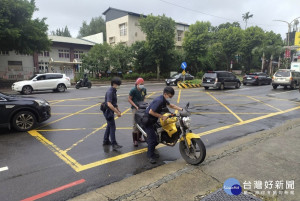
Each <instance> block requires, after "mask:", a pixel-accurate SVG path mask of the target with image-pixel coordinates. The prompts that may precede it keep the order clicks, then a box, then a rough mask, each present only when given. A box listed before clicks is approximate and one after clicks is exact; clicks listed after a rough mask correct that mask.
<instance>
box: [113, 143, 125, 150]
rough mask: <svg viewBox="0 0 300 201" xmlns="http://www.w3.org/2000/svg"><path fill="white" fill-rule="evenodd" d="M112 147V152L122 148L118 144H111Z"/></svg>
mask: <svg viewBox="0 0 300 201" xmlns="http://www.w3.org/2000/svg"><path fill="white" fill-rule="evenodd" d="M112 147H113V150H118V149H121V148H122V147H123V146H121V145H119V144H113V145H112Z"/></svg>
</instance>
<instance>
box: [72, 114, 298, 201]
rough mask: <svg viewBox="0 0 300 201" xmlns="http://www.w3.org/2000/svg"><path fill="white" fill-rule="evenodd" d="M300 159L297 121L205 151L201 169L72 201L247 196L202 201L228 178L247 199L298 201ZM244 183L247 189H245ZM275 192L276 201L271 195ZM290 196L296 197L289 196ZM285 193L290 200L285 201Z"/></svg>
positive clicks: (134, 181) (168, 168) (174, 167)
mask: <svg viewBox="0 0 300 201" xmlns="http://www.w3.org/2000/svg"><path fill="white" fill-rule="evenodd" d="M299 153H300V119H295V120H291V121H288V122H286V123H284V124H282V125H281V126H279V127H276V128H273V129H271V130H266V131H262V132H258V133H255V134H251V135H248V136H246V137H243V138H241V139H237V140H234V141H231V142H229V143H228V144H227V145H224V146H223V147H221V148H218V149H216V148H212V149H208V150H207V157H206V160H205V161H204V163H202V164H201V165H200V166H192V165H187V164H186V163H185V162H184V161H183V160H182V159H180V160H178V161H175V162H172V163H169V164H166V165H163V166H159V167H157V168H154V169H151V170H148V171H145V172H143V173H141V174H137V175H134V176H131V177H129V178H126V179H124V180H122V181H119V182H116V183H112V184H110V185H107V186H104V187H102V188H99V189H96V190H93V191H90V192H87V193H85V194H82V195H80V196H78V197H76V198H73V199H71V201H95V200H99V201H106V200H107V201H108V200H137V201H156V200H157V201H161V200H172V201H173V200H176V201H186V200H191V201H196V200H201V199H203V198H205V199H204V200H214V201H215V200H242V199H239V197H240V196H245V195H242V194H241V195H239V196H234V195H227V198H222V199H216V198H212V199H208V198H207V197H206V196H208V195H209V196H211V195H212V194H211V193H213V192H215V191H217V190H218V189H220V188H222V186H223V184H224V182H225V180H227V179H228V178H230V177H233V178H235V179H237V180H238V181H239V182H240V185H241V187H242V188H243V190H245V189H246V188H249V187H250V189H249V190H247V191H248V194H252V195H254V196H255V197H256V198H260V199H261V200H280V201H281V200H282V201H283V200H291V201H292V200H293V201H294V200H295V201H296V200H300V160H299V159H300V157H299ZM281 180H282V181H283V183H281V182H280V181H281ZM245 181H246V182H247V183H248V184H246V183H245V184H244V182H245ZM259 181H262V184H261V187H262V189H261V190H259V189H255V187H256V188H259V185H254V183H256V184H259ZM265 181H269V183H268V184H267V187H269V189H268V188H266V187H265ZM270 181H272V185H270V183H271V182H270ZM286 181H294V186H290V185H289V187H290V188H292V187H293V188H294V190H292V189H286ZM249 182H251V184H250V183H249ZM275 183H276V184H278V185H276V184H275ZM279 184H282V185H279ZM277 187H278V189H277ZM268 191H269V192H270V194H271V195H268ZM275 191H276V192H277V195H273V193H274V192H275ZM292 191H293V192H294V195H290V194H292ZM263 192H264V195H263ZM286 192H288V194H289V195H285V193H286ZM281 193H282V194H283V195H280V194H281ZM247 196H248V195H247ZM243 200H245V199H243ZM246 200H250V199H246Z"/></svg>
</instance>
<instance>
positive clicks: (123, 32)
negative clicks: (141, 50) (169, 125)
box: [119, 23, 127, 36]
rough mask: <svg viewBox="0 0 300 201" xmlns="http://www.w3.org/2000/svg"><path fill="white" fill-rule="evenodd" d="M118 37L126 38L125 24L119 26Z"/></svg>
mask: <svg viewBox="0 0 300 201" xmlns="http://www.w3.org/2000/svg"><path fill="white" fill-rule="evenodd" d="M119 27H120V36H126V35H127V26H126V23H123V24H120V25H119Z"/></svg>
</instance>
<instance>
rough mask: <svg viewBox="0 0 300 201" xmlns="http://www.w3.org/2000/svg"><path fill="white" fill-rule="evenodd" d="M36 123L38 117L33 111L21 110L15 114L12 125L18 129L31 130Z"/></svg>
mask: <svg viewBox="0 0 300 201" xmlns="http://www.w3.org/2000/svg"><path fill="white" fill-rule="evenodd" d="M35 124H36V118H35V116H34V114H33V113H32V112H29V111H21V112H18V113H17V114H16V115H14V117H13V119H12V126H13V127H14V129H16V130H17V131H22V132H25V131H29V130H31V129H32V128H33V127H34V126H35Z"/></svg>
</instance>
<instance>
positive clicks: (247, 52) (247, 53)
mask: <svg viewBox="0 0 300 201" xmlns="http://www.w3.org/2000/svg"><path fill="white" fill-rule="evenodd" d="M264 36H265V33H264V31H263V29H262V28H260V27H257V26H255V27H249V28H247V29H246V30H244V37H243V40H242V44H241V55H242V58H243V59H242V62H243V64H244V65H245V66H246V71H247V72H250V68H251V66H255V65H254V63H255V62H254V61H255V60H253V55H252V50H253V49H254V48H255V47H259V46H261V45H262V44H263V41H264Z"/></svg>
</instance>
